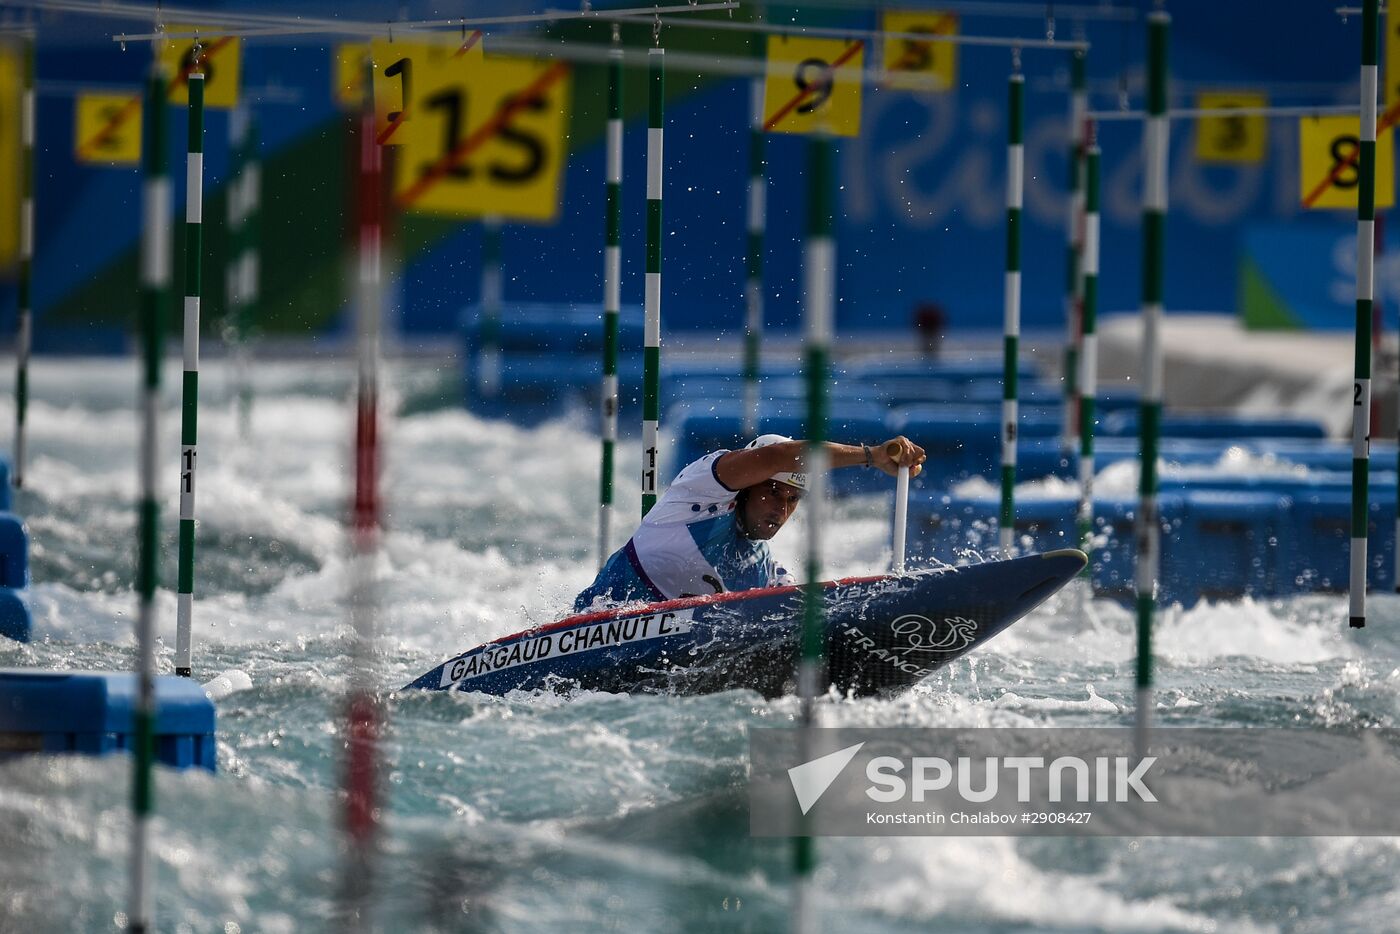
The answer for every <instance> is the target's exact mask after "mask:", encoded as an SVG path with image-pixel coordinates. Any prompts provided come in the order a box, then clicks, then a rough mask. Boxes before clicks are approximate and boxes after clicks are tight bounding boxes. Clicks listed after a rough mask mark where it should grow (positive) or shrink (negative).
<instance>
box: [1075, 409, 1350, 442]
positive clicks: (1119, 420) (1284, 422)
mask: <svg viewBox="0 0 1400 934" xmlns="http://www.w3.org/2000/svg"><path fill="white" fill-rule="evenodd" d="M1099 433H1100V434H1102V435H1104V436H1107V437H1123V436H1132V437H1136V436H1137V434H1138V412H1137V410H1136V409H1122V410H1120V411H1117V412H1110V413H1108V414H1107V415H1105V416H1104V417H1103V419H1102V420H1101V421H1100V423H1099ZM1161 434H1162V437H1164V438H1227V439H1232V440H1234V439H1240V438H1325V437H1327V429H1326V427H1325V426H1324V425H1323V424H1322V423H1321V422H1319V421H1317V420H1316V419H1312V418H1303V417H1295V416H1276V417H1272V418H1263V417H1254V416H1245V415H1180V414H1170V413H1169V414H1166V415H1163V416H1162V428H1161Z"/></svg>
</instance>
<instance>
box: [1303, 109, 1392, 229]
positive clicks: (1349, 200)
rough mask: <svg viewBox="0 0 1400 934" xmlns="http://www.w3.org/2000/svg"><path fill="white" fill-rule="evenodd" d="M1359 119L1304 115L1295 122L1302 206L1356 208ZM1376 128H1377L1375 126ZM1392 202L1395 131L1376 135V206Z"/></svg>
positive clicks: (1382, 206) (1386, 130)
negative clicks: (1296, 123) (1296, 126)
mask: <svg viewBox="0 0 1400 934" xmlns="http://www.w3.org/2000/svg"><path fill="white" fill-rule="evenodd" d="M1360 127H1361V121H1360V120H1359V119H1358V118H1356V117H1304V118H1303V119H1301V120H1300V121H1298V163H1299V175H1300V176H1301V178H1302V191H1301V193H1300V194H1301V198H1302V202H1303V207H1305V208H1350V209H1351V210H1353V211H1355V210H1356V201H1357V188H1358V187H1360V183H1361V173H1360V171H1359V169H1358V165H1357V163H1358V156H1359V155H1360V151H1361V143H1360V142H1359V140H1360ZM1378 129H1379V128H1378ZM1394 203H1395V134H1394V133H1393V132H1391V130H1390V127H1389V126H1385V127H1384V128H1383V129H1380V132H1378V133H1377V135H1376V207H1377V208H1388V207H1390V206H1392V205H1393V204H1394Z"/></svg>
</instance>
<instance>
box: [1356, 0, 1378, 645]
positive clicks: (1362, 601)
mask: <svg viewBox="0 0 1400 934" xmlns="http://www.w3.org/2000/svg"><path fill="white" fill-rule="evenodd" d="M1378 7H1379V0H1363V2H1362V5H1361V146H1360V152H1359V154H1358V155H1359V159H1358V161H1357V175H1358V176H1359V184H1358V186H1357V198H1356V382H1355V383H1354V385H1353V387H1352V394H1351V399H1352V419H1351V586H1350V615H1351V627H1352V628H1353V629H1360V628H1362V627H1363V626H1365V625H1366V532H1367V527H1368V525H1369V522H1368V517H1367V513H1368V511H1369V509H1370V502H1369V500H1370V479H1371V477H1370V465H1371V313H1372V312H1371V310H1372V306H1373V304H1374V298H1375V295H1374V289H1375V259H1376V89H1377V86H1378V75H1377V73H1376V62H1377V57H1378V56H1377V51H1378V48H1379V46H1378V39H1379V18H1380V14H1379V9H1378Z"/></svg>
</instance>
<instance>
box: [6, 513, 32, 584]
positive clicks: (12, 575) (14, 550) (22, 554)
mask: <svg viewBox="0 0 1400 934" xmlns="http://www.w3.org/2000/svg"><path fill="white" fill-rule="evenodd" d="M28 586H29V533H28V532H26V531H25V529H24V523H23V522H22V521H20V518H19V516H17V515H15V514H14V513H12V512H4V513H0V587H9V588H21V587H28Z"/></svg>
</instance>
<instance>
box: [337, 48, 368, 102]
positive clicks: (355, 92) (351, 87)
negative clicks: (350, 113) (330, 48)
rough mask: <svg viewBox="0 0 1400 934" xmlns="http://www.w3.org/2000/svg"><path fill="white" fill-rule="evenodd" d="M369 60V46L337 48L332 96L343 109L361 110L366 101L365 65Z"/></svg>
mask: <svg viewBox="0 0 1400 934" xmlns="http://www.w3.org/2000/svg"><path fill="white" fill-rule="evenodd" d="M368 60H369V46H367V45H363V44H361V43H357V42H355V43H347V44H345V45H338V46H336V47H335V61H334V62H332V64H331V94H332V95H333V96H334V97H335V102H336V104H338V105H339V106H340V107H341V108H343V109H345V110H358V109H359V107H360V103H361V102H362V101H363V100H364V94H365V63H366V62H367V61H368Z"/></svg>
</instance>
